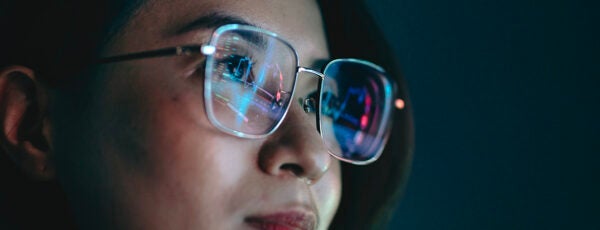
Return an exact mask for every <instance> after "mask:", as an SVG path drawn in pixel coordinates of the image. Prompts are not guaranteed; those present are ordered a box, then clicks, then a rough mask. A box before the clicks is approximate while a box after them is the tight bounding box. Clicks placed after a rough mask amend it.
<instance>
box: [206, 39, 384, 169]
mask: <svg viewBox="0 0 600 230" xmlns="http://www.w3.org/2000/svg"><path fill="white" fill-rule="evenodd" d="M211 45H213V46H214V47H215V52H214V54H213V55H211V56H209V57H208V58H207V63H206V81H205V89H204V90H205V103H206V108H207V114H208V117H209V119H210V120H211V122H213V124H215V126H217V127H218V128H220V129H221V130H224V131H226V132H228V133H231V134H234V135H237V136H241V137H259V136H264V135H267V134H269V133H271V132H273V131H274V129H276V128H277V126H278V125H279V124H280V123H281V122H282V119H283V117H285V113H286V112H287V110H288V107H289V106H290V101H291V100H292V98H291V97H292V90H293V89H294V87H295V84H296V82H295V81H296V71H297V64H298V61H297V56H296V53H295V51H294V50H293V48H292V47H291V46H289V45H288V44H287V43H286V42H283V41H282V40H280V38H278V37H276V36H274V35H272V34H269V33H264V32H261V31H258V30H257V29H243V28H232V29H229V30H227V29H224V30H222V31H219V30H217V32H216V33H215V35H213V38H212V40H211ZM371 65H372V64H369V63H367V62H364V61H359V60H354V59H342V60H336V61H333V62H331V63H330V64H329V65H328V66H327V67H326V68H325V70H324V74H325V76H326V77H325V78H324V79H323V81H322V85H321V87H322V90H321V95H320V101H321V102H320V110H319V113H320V126H321V127H320V130H321V136H322V138H323V142H324V144H325V145H326V146H327V148H328V150H329V151H330V152H331V153H332V154H334V155H335V156H337V157H338V158H341V159H343V160H346V161H350V162H353V163H357V162H358V163H360V162H367V161H370V160H374V159H375V158H376V157H377V155H378V154H379V153H380V152H381V148H382V146H383V144H384V142H385V141H386V138H387V134H388V130H389V129H388V128H389V127H388V125H387V123H388V122H387V121H388V120H389V119H388V114H389V113H390V109H389V108H388V107H389V106H390V104H391V95H390V94H391V93H390V92H391V90H390V89H389V88H390V86H389V84H388V82H386V80H385V74H384V73H383V72H382V71H379V69H377V68H375V67H373V66H371ZM386 87H387V88H386ZM315 90H316V89H315ZM315 112H317V111H315Z"/></svg>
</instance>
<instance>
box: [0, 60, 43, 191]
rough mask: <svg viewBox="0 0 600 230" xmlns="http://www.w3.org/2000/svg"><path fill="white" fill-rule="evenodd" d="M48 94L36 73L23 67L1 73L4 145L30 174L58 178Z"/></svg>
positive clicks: (0, 138)
mask: <svg viewBox="0 0 600 230" xmlns="http://www.w3.org/2000/svg"><path fill="white" fill-rule="evenodd" d="M45 107H46V100H45V90H43V87H42V86H41V85H40V84H39V83H38V82H37V81H36V79H35V74H34V72H33V70H31V69H29V68H27V67H23V66H9V67H6V68H3V69H0V126H1V129H0V131H2V132H1V133H0V144H1V146H2V149H3V151H4V153H5V154H8V156H9V157H10V158H11V159H12V160H13V161H14V163H15V165H16V166H17V167H18V168H20V169H21V170H22V171H23V172H25V173H26V174H29V175H31V176H33V177H34V178H37V179H41V180H50V179H52V178H54V165H53V164H52V162H51V158H50V153H51V151H50V150H51V148H50V146H49V145H48V143H50V135H49V133H50V132H49V130H50V127H49V123H48V122H47V119H46V116H45V112H44V111H45Z"/></svg>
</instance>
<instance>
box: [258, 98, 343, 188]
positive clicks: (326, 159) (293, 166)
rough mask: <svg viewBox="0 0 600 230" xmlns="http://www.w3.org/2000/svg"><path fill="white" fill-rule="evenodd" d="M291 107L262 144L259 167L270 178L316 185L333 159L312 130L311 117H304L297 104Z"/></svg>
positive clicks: (313, 118)
mask: <svg viewBox="0 0 600 230" xmlns="http://www.w3.org/2000/svg"><path fill="white" fill-rule="evenodd" d="M290 106H291V108H290V111H288V114H287V116H286V118H285V120H284V121H283V123H282V124H281V126H280V127H279V129H278V130H277V131H276V132H275V133H273V134H272V135H270V136H269V137H268V138H267V140H266V141H265V142H264V143H263V145H262V147H261V149H260V152H259V157H258V158H259V159H258V161H259V165H260V168H261V170H262V171H264V172H265V173H267V174H270V175H273V176H278V177H286V176H293V177H297V178H300V179H304V180H306V182H307V183H315V182H317V181H318V180H319V179H320V178H321V177H322V176H323V175H324V174H325V173H326V172H327V171H328V169H329V167H330V165H331V163H332V161H333V159H332V157H331V156H330V155H329V153H328V151H327V149H326V148H325V146H324V144H323V142H322V140H321V137H320V134H319V133H318V132H317V129H316V128H315V117H314V114H312V115H311V114H310V113H305V112H304V111H303V110H302V109H301V107H300V106H299V105H298V104H292V105H290Z"/></svg>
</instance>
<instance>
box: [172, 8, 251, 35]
mask: <svg viewBox="0 0 600 230" xmlns="http://www.w3.org/2000/svg"><path fill="white" fill-rule="evenodd" d="M227 24H241V25H250V26H256V25H254V24H252V23H250V22H248V21H246V20H245V19H243V18H240V17H238V16H234V15H229V14H225V13H222V12H213V13H210V14H207V15H203V16H200V17H199V18H196V19H195V20H193V21H192V22H191V23H188V24H186V25H185V26H183V27H181V28H180V29H178V30H176V31H175V35H180V34H185V33H188V32H190V31H194V30H199V29H214V28H217V27H219V26H222V25H227Z"/></svg>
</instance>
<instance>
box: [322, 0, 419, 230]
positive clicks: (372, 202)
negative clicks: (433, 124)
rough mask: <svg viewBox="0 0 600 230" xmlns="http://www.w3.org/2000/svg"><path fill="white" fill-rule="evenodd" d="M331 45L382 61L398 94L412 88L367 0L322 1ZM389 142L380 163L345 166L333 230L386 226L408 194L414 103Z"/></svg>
mask: <svg viewBox="0 0 600 230" xmlns="http://www.w3.org/2000/svg"><path fill="white" fill-rule="evenodd" d="M319 3H320V6H321V11H322V12H323V20H324V22H325V26H326V33H327V37H328V43H329V49H330V52H331V54H332V56H333V58H336V57H353V58H361V59H365V60H369V61H371V62H373V63H377V64H378V65H381V66H382V67H383V68H384V69H386V71H388V73H389V74H390V76H391V77H392V78H393V79H394V80H395V81H396V84H397V88H396V90H397V94H398V95H397V96H398V97H399V98H401V99H403V100H404V101H406V102H409V100H408V91H407V88H406V85H405V83H404V79H403V77H402V75H401V74H400V68H399V64H398V62H397V59H396V57H395V56H394V55H393V53H392V51H391V50H392V49H391V47H390V45H389V43H388V41H387V40H386V39H385V38H384V36H383V34H382V31H381V30H380V29H379V27H378V26H377V24H376V22H375V21H374V19H373V17H372V16H371V15H370V13H369V12H368V7H367V5H366V3H365V1H362V0H322V1H319ZM392 130H393V131H392V134H391V136H390V139H389V141H388V144H387V146H386V148H385V150H384V153H383V154H382V156H381V158H379V159H378V160H377V161H376V162H375V163H373V164H370V165H367V166H353V165H348V164H343V166H342V179H343V183H342V186H343V188H342V201H341V204H340V206H339V208H338V211H337V214H336V217H335V219H334V221H333V223H332V224H331V229H385V228H387V223H388V222H389V220H390V218H391V217H392V214H393V210H394V208H395V207H396V205H397V203H398V201H399V198H400V196H401V194H402V191H403V188H404V185H405V184H406V179H407V176H408V172H409V170H410V163H411V160H412V151H413V143H414V140H413V137H414V135H413V126H412V114H411V106H410V103H407V106H406V107H405V108H404V109H403V110H396V113H395V115H394V127H393V129H392Z"/></svg>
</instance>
